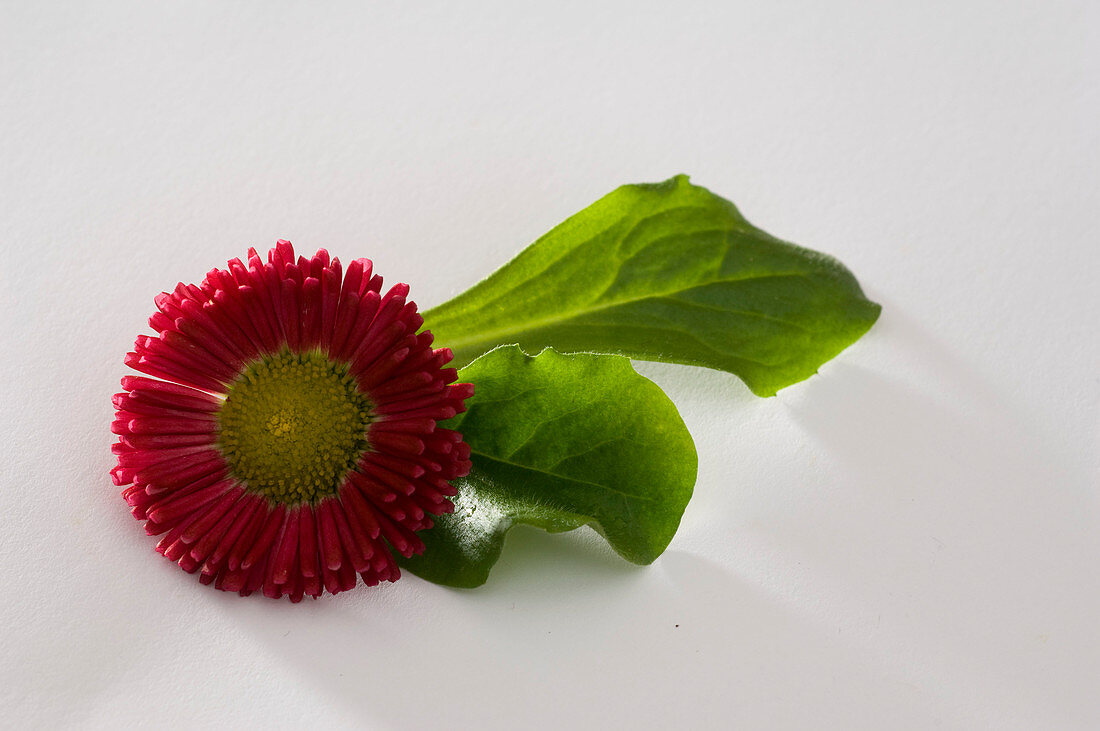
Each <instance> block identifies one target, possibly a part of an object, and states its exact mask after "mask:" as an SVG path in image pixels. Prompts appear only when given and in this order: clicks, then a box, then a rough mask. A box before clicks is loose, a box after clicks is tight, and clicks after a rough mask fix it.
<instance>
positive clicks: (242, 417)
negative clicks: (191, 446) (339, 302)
mask: <svg viewBox="0 0 1100 731" xmlns="http://www.w3.org/2000/svg"><path fill="white" fill-rule="evenodd" d="M370 408H371V406H370V402H368V401H367V399H366V397H365V396H364V395H363V394H362V393H360V392H359V390H358V387H357V385H356V382H355V378H354V377H353V376H352V375H351V374H350V373H349V372H348V365H347V364H346V363H338V362H336V361H332V360H330V359H329V358H328V357H326V356H325V355H323V354H321V353H320V352H317V351H312V352H307V353H290V352H287V351H284V352H282V353H279V354H277V355H269V356H265V357H264V358H262V359H261V360H259V361H257V362H255V363H253V364H252V365H250V366H249V367H248V368H247V369H245V371H244V372H243V373H242V374H241V375H240V376H239V377H238V378H237V380H236V381H234V382H233V384H232V386H230V388H229V392H228V395H227V396H226V399H225V403H224V404H222V407H221V410H220V411H219V412H218V428H219V436H218V447H219V448H220V449H221V452H222V454H223V455H224V456H225V460H226V462H228V463H229V468H230V470H231V472H232V475H233V477H235V478H236V479H238V480H239V481H240V482H242V483H243V484H244V485H245V487H247V488H248V489H249V490H252V491H253V492H258V493H261V494H263V495H266V496H267V497H268V498H270V499H272V500H274V501H276V502H280V503H284V504H288V505H294V504H297V503H314V502H317V501H318V500H320V499H322V498H324V497H327V496H329V495H334V494H336V492H337V490H338V489H339V487H340V484H341V483H342V482H343V480H344V477H345V476H346V475H347V473H348V471H349V470H351V469H352V468H353V467H355V464H356V462H358V460H359V457H360V456H361V455H362V454H363V452H364V450H365V449H366V446H367V441H366V438H367V427H368V426H369V424H370Z"/></svg>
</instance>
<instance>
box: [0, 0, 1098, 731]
mask: <svg viewBox="0 0 1100 731" xmlns="http://www.w3.org/2000/svg"><path fill="white" fill-rule="evenodd" d="M1097 7H1098V6H1097V5H1096V4H1090V3H1086V2H1080V3H1069V2H1047V1H1039V2H1033V3H1023V2H1011V3H1005V2H912V3H892V4H891V3H871V2H866V3H860V2H843V3H836V2H834V3H817V2H803V3H796V2H770V3H753V4H748V3H744V4H742V3H727V2H710V3H694V2H686V1H682V0H679V1H677V2H672V3H669V2H659V3H658V2H653V3H650V2H639V1H638V0H630V1H628V2H618V3H594V2H551V3H538V4H528V3H516V2H503V1H502V2H493V3H490V2H480V3H458V2H452V3H427V2H419V3H301V4H294V5H293V6H291V5H290V4H286V3H279V2H275V3H201V2H199V3H194V2H188V3H147V2H134V3H130V4H124V3H99V4H92V3H86V4H85V3H80V4H77V3H73V4H69V3H49V4H47V3H35V2H5V3H4V4H3V6H2V15H0V91H2V98H0V104H2V116H0V149H2V157H0V254H2V257H0V309H2V315H0V342H2V343H3V350H2V355H0V358H2V362H3V379H2V382H0V397H2V399H3V405H4V412H5V418H4V419H3V425H2V427H0V428H2V440H3V441H2V444H3V448H2V449H3V460H2V465H0V469H2V475H0V476H2V488H0V508H2V517H0V521H2V522H0V581H2V583H3V587H2V593H0V607H2V613H3V617H2V619H3V621H2V630H0V641H2V647H0V708H3V723H4V724H5V725H7V724H11V725H12V726H20V727H27V726H29V727H41V728H55V727H59V726H60V727H99V728H106V727H111V726H118V725H125V726H132V727H139V726H140V727H162V726H168V725H172V726H183V727H199V726H204V727H231V726H234V727H240V726H244V727H260V726H266V727H291V726H297V725H300V724H302V723H306V722H308V723H317V724H325V725H328V726H331V727H337V728H345V727H346V728H351V727H366V728H379V729H390V728H394V729H412V728H425V727H430V726H435V727H444V728H523V727H538V728H551V727H572V728H655V729H656V728H672V727H679V728H730V727H742V728H810V727H814V728H866V729H882V728H920V729H923V728H932V727H941V728H960V729H962V728H966V729H972V728H998V729H1002V728H1004V729H1014V728H1020V729H1024V728H1034V729H1040V728H1041V729H1085V728H1096V727H1098V725H1100V705H1098V701H1097V700H1096V698H1095V695H1094V693H1095V692H1096V690H1097V687H1098V685H1100V643H1098V630H1097V617H1098V615H1100V589H1098V581H1100V579H1098V571H1097V559H1098V557H1100V540H1098V527H1100V520H1098V515H1100V510H1098V492H1100V479H1098V474H1100V469H1098V454H1100V448H1098V447H1100V444H1098V413H1100V381H1098V377H1097V367H1098V365H1100V352H1098V345H1097V342H1098V338H1097V333H1096V329H1097V321H1098V317H1100V301H1098V296H1097V291H1096V276H1097V274H1098V270H1100V257H1098V255H1097V247H1098V244H1100V242H1098V234H1100V228H1098V225H1097V224H1098V214H1097V209H1098V205H1097V203H1098V199H1097V193H1098V187H1100V186H1098V182H1100V175H1098V170H1100V134H1098V132H1097V129H1098V119H1100V99H1098V95H1097V79H1098V78H1100V58H1098V50H1097V49H1098V45H1100V13H1098V11H1097ZM678 172H687V173H690V174H691V175H692V176H693V180H694V181H695V182H696V183H698V184H701V185H705V186H707V187H709V188H711V189H712V190H714V191H715V192H718V193H719V194H721V195H724V196H726V197H728V198H731V199H732V200H734V201H735V202H736V203H737V204H738V205H739V206H740V207H741V209H742V210H743V211H744V213H745V214H746V215H747V216H748V217H749V219H750V220H752V221H754V222H755V223H756V224H758V225H759V226H761V227H762V228H764V229H766V230H768V231H770V232H771V233H773V234H775V235H777V236H780V237H782V238H786V239H789V240H792V241H796V242H798V243H801V244H803V245H806V246H810V247H812V248H816V249H820V250H822V251H826V252H829V253H831V254H833V255H835V256H837V257H839V258H840V259H841V260H842V261H843V262H845V263H846V264H847V265H848V266H849V267H850V268H851V269H852V270H853V271H854V272H855V273H856V275H857V276H858V277H859V279H860V281H861V282H862V283H863V285H864V287H865V289H866V291H867V293H868V294H869V296H871V297H872V298H873V299H875V300H876V301H878V302H881V303H882V305H883V314H882V318H881V319H880V321H879V322H878V324H877V325H876V326H875V327H874V329H873V330H872V331H871V332H870V333H869V334H868V335H867V336H866V337H865V338H864V339H863V340H861V341H860V342H859V343H857V344H856V345H855V346H853V347H852V348H850V349H849V350H847V351H846V352H844V353H843V354H841V356H840V357H838V358H837V359H836V360H834V361H833V362H831V363H829V364H827V365H826V366H825V367H823V368H822V371H821V373H820V375H818V376H817V377H815V378H812V379H810V380H809V381H806V382H804V383H801V384H798V385H796V386H793V387H791V388H788V389H786V390H784V391H782V392H781V393H780V394H779V396H778V397H777V398H773V399H758V398H755V397H753V396H752V395H751V394H750V393H749V392H748V390H747V389H746V388H745V387H744V386H743V385H742V384H741V383H740V382H739V381H738V380H736V379H735V378H734V377H733V376H730V375H728V374H724V373H719V372H712V371H704V370H700V369H689V368H679V367H675V366H659V365H652V364H640V365H639V366H638V367H639V369H640V370H641V371H642V372H643V373H644V374H646V375H648V376H650V377H651V378H653V379H654V380H656V381H657V382H658V383H659V384H660V385H661V386H662V387H664V388H665V389H666V391H667V392H668V393H669V395H670V396H671V397H672V398H673V399H674V400H675V402H676V403H677V404H678V405H679V407H680V409H681V410H682V413H683V415H684V418H685V420H686V421H687V423H688V426H689V427H690V428H691V431H692V433H693V434H694V436H695V439H696V441H697V444H698V448H699V456H700V470H699V480H698V484H697V485H696V489H695V497H694V499H693V500H692V502H691V504H690V505H689V506H688V509H687V513H686V514H685V516H684V519H683V523H682V525H681V528H680V531H679V533H678V534H677V536H676V538H675V540H674V541H673V542H672V545H671V546H670V547H669V549H668V551H667V552H666V553H665V554H664V556H663V557H662V558H661V559H659V560H658V561H657V562H656V563H655V564H654V565H652V566H650V567H647V568H638V567H634V566H631V565H628V564H626V563H625V562H623V561H622V560H620V559H619V558H617V557H616V556H615V555H614V554H613V553H612V552H611V551H610V550H609V549H608V548H606V546H605V545H604V544H603V543H602V542H600V540H599V539H598V538H597V537H596V536H595V534H593V533H591V532H590V531H588V530H587V529H585V530H584V531H580V532H578V533H576V534H569V535H565V536H548V535H545V534H542V533H539V532H537V531H534V530H528V529H518V530H516V531H514V532H513V534H512V535H511V536H510V538H509V541H508V545H507V546H506V549H505V552H504V556H503V558H502V560H501V562H500V563H499V564H498V565H497V567H496V569H495V570H494V571H493V574H492V577H491V579H490V581H489V583H488V584H487V585H486V586H485V587H483V588H481V589H478V590H473V591H456V590H449V589H445V588H441V587H437V586H434V585H432V584H428V583H426V582H423V581H421V580H420V579H418V578H416V577H412V576H408V577H406V578H404V579H402V580H401V581H400V582H398V583H397V584H393V585H388V586H385V587H383V588H381V589H377V590H369V589H366V588H362V587H360V589H358V590H356V591H353V592H349V593H347V594H343V595H340V596H338V597H335V598H332V597H329V598H326V599H324V600H321V601H316V602H312V601H307V602H305V603H303V604H302V605H299V606H292V605H290V604H289V603H286V602H273V601H270V600H267V599H264V598H262V597H252V598H249V599H241V598H239V597H237V596H236V595H227V594H222V593H220V592H217V591H214V590H213V589H211V588H207V587H203V586H200V585H199V584H198V583H197V581H196V580H195V579H194V577H191V576H188V575H186V574H184V573H183V572H181V571H180V570H179V569H178V568H176V567H174V566H173V565H172V564H171V563H169V562H168V561H165V560H164V559H162V558H161V557H159V556H157V555H156V554H155V553H154V552H153V545H154V540H153V539H150V538H148V537H146V536H145V535H144V532H143V531H142V530H141V526H140V525H139V524H138V523H137V522H136V521H134V520H133V518H131V517H130V515H129V513H128V511H127V509H126V506H125V505H124V504H123V501H122V500H121V499H120V498H119V496H118V492H119V491H118V488H116V487H114V486H113V485H111V483H110V480H109V479H108V476H107V470H108V468H109V467H110V466H111V458H110V453H109V445H110V443H111V441H112V436H111V435H110V433H109V430H108V425H109V422H110V420H111V418H112V408H111V405H110V396H111V394H112V393H113V392H114V391H115V390H117V386H118V379H119V377H120V376H122V375H123V374H124V373H125V369H124V367H123V365H122V356H123V354H124V353H125V352H126V351H127V350H128V349H129V348H130V346H131V344H132V342H133V339H134V336H135V335H137V334H138V333H139V332H145V331H146V330H145V320H146V318H147V317H148V315H149V314H150V313H151V312H152V310H153V303H152V298H153V296H154V295H155V294H156V293H157V292H159V291H161V290H162V289H166V288H170V287H171V286H172V285H174V284H175V282H176V281H178V280H181V279H182V280H184V281H194V280H196V279H199V278H201V276H202V275H203V274H204V273H205V272H206V271H207V270H208V269H210V268H212V267H214V266H217V265H219V264H222V263H224V261H225V260H226V259H227V258H230V257H233V256H238V255H242V254H243V253H244V251H245V249H246V248H247V247H248V246H249V245H255V246H257V247H261V248H266V247H268V246H270V245H272V244H273V243H274V241H275V239H276V238H279V237H283V238H289V239H291V240H292V241H294V242H295V243H296V244H297V245H298V246H299V247H300V248H302V249H310V250H312V249H314V248H316V247H319V246H324V247H327V248H328V249H329V250H330V251H331V252H332V253H333V254H335V255H338V256H340V257H342V258H343V259H345V260H349V259H351V258H354V257H357V256H367V257H371V258H373V259H374V261H375V264H376V268H377V271H379V272H380V273H382V274H384V275H385V276H386V278H387V281H390V282H395V281H407V282H409V283H410V284H411V285H412V288H413V296H414V297H415V299H416V300H417V301H418V302H419V303H420V304H421V305H422V306H423V307H425V308H426V307H429V306H431V305H434V304H438V303H440V302H442V301H444V300H446V299H448V298H449V297H451V296H452V295H454V294H457V293H458V292H460V291H462V290H463V289H465V288H466V287H468V286H469V285H471V284H473V283H474V282H476V281H477V280H478V279H479V278H481V277H482V276H484V275H486V274H488V273H489V272H490V271H492V270H493V269H495V268H496V267H497V266H498V265H500V264H502V263H503V262H504V261H506V260H507V259H508V258H510V257H511V256H512V255H513V254H514V253H516V252H517V251H518V250H519V249H520V248H521V247H522V246H524V245H526V244H527V243H529V242H530V241H532V240H533V239H534V238H536V237H537V236H538V235H540V234H542V233H543V232H545V231H546V230H548V229H549V228H551V227H552V226H553V225H555V224H556V223H558V222H559V221H560V220H562V219H564V218H565V217H567V216H568V215H570V214H572V213H574V212H575V211H577V210H579V209H581V208H583V207H584V206H586V205H587V204H589V203H591V202H592V201H594V200H595V199H597V198H598V197H600V196H601V195H603V194H605V193H607V192H609V191H610V190H612V189H613V188H615V187H616V186H618V185H619V184H622V183H627V182H643V181H656V180H662V179H664V178H666V177H669V176H670V175H672V174H674V173H678Z"/></svg>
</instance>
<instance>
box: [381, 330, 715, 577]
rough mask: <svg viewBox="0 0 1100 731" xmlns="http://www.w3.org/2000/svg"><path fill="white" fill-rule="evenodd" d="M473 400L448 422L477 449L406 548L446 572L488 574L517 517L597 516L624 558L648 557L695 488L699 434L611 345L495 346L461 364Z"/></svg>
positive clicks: (556, 525) (432, 569) (417, 569)
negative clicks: (447, 508) (582, 349)
mask: <svg viewBox="0 0 1100 731" xmlns="http://www.w3.org/2000/svg"><path fill="white" fill-rule="evenodd" d="M460 378H461V379H462V380H464V381H469V382H472V383H473V384H475V386H476V389H477V390H476V392H475V394H474V396H473V398H472V399H470V401H469V402H468V405H469V408H468V410H467V411H466V412H465V413H463V414H460V415H458V416H457V417H455V418H454V419H452V420H451V421H450V422H448V423H447V424H446V426H448V427H450V428H454V429H459V430H460V431H461V432H462V435H463V437H464V438H465V439H466V441H467V442H468V443H469V445H470V447H471V449H472V450H473V453H472V456H471V459H472V460H473V463H474V469H473V471H472V472H471V473H470V475H469V477H467V478H465V479H464V480H459V481H458V483H457V486H458V497H457V498H456V499H455V512H454V513H453V514H450V515H443V516H440V517H439V519H437V520H436V524H435V527H434V528H432V529H431V530H428V531H425V532H423V533H422V534H421V538H422V539H423V540H424V542H425V544H427V550H425V552H424V553H423V555H420V556H414V557H413V558H412V559H408V560H403V561H402V564H403V565H404V566H405V567H406V568H408V569H409V570H410V571H412V572H413V573H415V574H417V575H418V576H420V577H422V578H425V579H427V580H429V581H433V582H435V583H438V584H446V585H449V586H463V587H473V586H480V585H481V584H483V583H485V580H486V579H487V578H488V576H489V570H490V569H491V568H492V566H493V564H494V563H496V560H497V558H498V557H499V556H500V551H501V548H502V546H503V545H504V536H505V533H507V531H508V529H509V528H511V527H512V526H513V525H515V524H516V523H527V524H529V525H533V526H537V527H539V528H543V529H545V530H548V531H552V532H557V531H566V530H572V529H574V528H578V527H580V526H582V525H584V524H589V525H591V526H592V527H593V528H595V529H596V530H597V531H598V532H599V533H600V534H602V535H603V536H604V537H605V538H606V539H607V542H608V543H609V544H611V547H612V548H613V549H615V551H617V552H618V553H619V554H620V555H621V556H622V557H623V558H625V559H627V560H628V561H632V562H634V563H638V564H648V563H652V562H653V561H654V559H656V558H657V557H658V556H660V555H661V552H662V551H664V550H665V548H666V547H667V546H668V543H669V541H671V540H672V537H673V535H675V533H676V528H677V527H678V526H679V525H680V518H681V516H682V515H683V513H684V508H685V507H687V504H688V500H689V499H691V492H692V488H693V486H694V484H695V472H696V467H697V463H698V460H697V458H696V454H695V444H694V443H693V442H692V440H691V435H690V434H689V433H688V430H687V427H685V426H684V422H683V420H682V419H681V418H680V414H679V413H678V412H677V411H676V407H675V406H674V405H673V403H672V401H671V400H669V398H668V396H666V395H665V393H664V392H663V391H662V390H661V389H660V388H659V387H658V386H657V385H656V384H654V383H653V382H652V381H650V380H648V379H646V378H644V377H642V376H641V375H639V374H638V373H637V372H636V371H635V370H634V368H633V367H632V366H631V365H630V361H629V360H627V359H626V358H621V357H619V356H608V355H586V354H580V355H562V354H560V353H556V352H554V351H552V350H545V351H543V352H542V353H541V354H540V355H538V356H535V357H531V356H528V355H525V354H524V353H523V352H522V351H521V350H520V349H519V348H518V347H515V346H510V347H502V348H498V349H497V350H494V351H492V352H490V353H488V354H486V355H485V356H483V357H481V358H479V359H478V360H476V361H474V362H473V363H471V364H470V365H469V366H467V367H465V368H463V369H462V371H461V372H460Z"/></svg>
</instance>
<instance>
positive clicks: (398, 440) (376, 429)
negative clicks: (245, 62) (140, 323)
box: [111, 241, 473, 601]
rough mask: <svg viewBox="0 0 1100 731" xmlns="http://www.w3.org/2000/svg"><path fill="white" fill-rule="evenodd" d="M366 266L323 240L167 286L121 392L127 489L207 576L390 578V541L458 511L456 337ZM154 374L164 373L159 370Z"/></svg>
mask: <svg viewBox="0 0 1100 731" xmlns="http://www.w3.org/2000/svg"><path fill="white" fill-rule="evenodd" d="M381 288H382V278H381V277H379V276H376V275H373V274H372V265H371V262H370V261H368V260H366V259H356V260H355V261H353V262H351V263H350V264H349V265H348V267H347V271H346V272H345V271H343V270H342V267H341V265H340V261H339V259H330V258H329V255H328V253H327V252H325V251H324V250H320V251H318V252H317V253H316V254H315V255H314V256H313V257H312V258H311V259H306V258H304V257H298V258H295V255H294V250H293V247H292V246H291V245H290V243H289V242H287V241H280V242H278V244H277V245H276V247H275V248H274V249H272V250H271V251H270V252H268V255H267V260H266V261H264V260H263V259H261V258H260V256H259V255H258V254H257V253H256V251H255V250H250V251H249V254H248V261H247V262H242V261H240V260H238V259H234V260H233V261H230V262H229V265H228V268H227V269H216V270H213V271H211V272H210V273H209V274H207V276H206V278H205V279H204V280H203V282H202V283H201V284H199V285H185V284H180V285H178V286H177V287H176V288H175V290H174V291H173V292H171V293H164V294H161V295H160V296H159V297H157V298H156V305H157V310H158V312H157V313H156V314H154V315H153V316H152V317H151V318H150V320H149V323H150V325H151V326H152V327H153V329H154V330H156V331H157V333H159V335H158V336H157V337H146V336H140V337H138V339H137V342H136V343H135V346H134V351H133V352H132V353H129V354H128V355H127V357H126V364H127V365H128V366H130V367H131V368H133V369H135V370H137V371H140V372H141V373H143V374H146V375H145V376H126V377H124V378H123V379H122V387H123V389H124V390H123V392H122V393H119V394H116V395H115V397H114V403H115V407H116V408H117V412H116V414H115V420H114V422H113V424H112V431H114V433H115V434H117V435H118V442H117V443H116V444H115V445H114V447H113V451H114V453H115V455H116V457H117V459H118V464H117V466H116V467H115V468H114V469H112V470H111V474H112V477H113V478H114V481H115V484H117V485H119V486H126V487H125V489H124V490H123V493H122V494H123V497H124V498H125V499H126V501H127V503H129V505H130V507H131V510H132V512H133V514H134V517H136V518H137V519H138V520H143V521H145V529H146V532H148V533H149V534H150V535H162V536H163V537H162V538H161V540H160V542H159V543H158V544H157V551H158V552H160V553H162V554H163V555H165V556H166V557H168V558H169V559H171V560H172V561H175V562H177V563H178V564H179V565H180V567H181V568H183V570H184V571H187V572H191V573H193V572H198V573H199V579H200V580H201V581H202V582H203V583H211V582H213V584H214V585H215V586H216V587H217V588H219V589H222V590H226V591H237V592H240V593H241V594H242V595H247V594H250V593H252V592H254V591H257V590H262V591H263V593H264V594H265V595H266V596H269V597H273V598H278V597H282V596H288V597H289V598H290V599H291V601H300V600H301V599H302V597H303V596H306V595H309V596H312V597H317V596H320V595H321V594H323V593H324V592H325V591H326V590H327V591H329V592H331V593H333V594H335V593H337V592H340V591H346V590H348V589H351V588H352V587H353V586H355V584H356V582H357V576H361V577H362V579H363V581H364V583H366V584H367V585H375V584H377V583H379V582H380V581H395V580H396V579H397V578H398V577H399V576H400V571H399V569H398V567H397V564H396V563H395V561H394V558H393V556H392V554H391V552H390V551H391V549H392V550H394V551H396V552H398V553H399V554H401V555H403V556H406V557H408V556H411V555H413V554H414V553H420V552H422V551H423V550H424V544H423V543H422V542H421V541H420V539H419V538H418V537H417V536H416V531H419V530H422V529H426V528H429V527H431V525H432V519H431V516H433V515H439V514H441V513H447V512H450V511H452V510H453V509H454V508H453V505H452V504H451V502H450V500H448V497H450V496H453V495H454V494H455V490H454V488H453V487H452V486H451V484H450V481H451V480H454V479H455V478H458V477H462V476H464V475H466V474H467V472H468V471H469V469H470V461H469V456H470V450H469V447H468V446H467V445H466V444H465V443H464V442H463V441H462V436H461V435H460V434H459V433H457V432H455V431H453V430H449V429H444V428H440V427H438V426H437V422H438V421H440V420H443V419H447V418H450V417H452V416H454V415H455V414H457V413H459V412H462V411H463V410H464V401H465V399H466V398H469V397H470V396H471V395H472V394H473V386H471V385H470V384H456V383H454V381H455V380H456V378H457V372H456V370H455V369H454V368H446V367H444V366H446V364H447V363H448V362H450V360H451V352H450V351H449V350H447V349H433V348H432V347H431V346H432V335H431V333H430V332H427V331H424V332H419V333H418V332H417V331H418V329H419V328H420V326H421V324H422V322H423V320H422V318H421V317H420V315H418V314H417V311H416V305H415V304H413V303H412V302H408V301H407V300H406V296H407V295H408V291H409V288H408V286H406V285H404V284H398V285H395V286H394V287H392V288H391V289H390V290H389V291H387V292H386V293H384V294H383V293H382V289H381ZM146 376H151V378H150V377H146Z"/></svg>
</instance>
